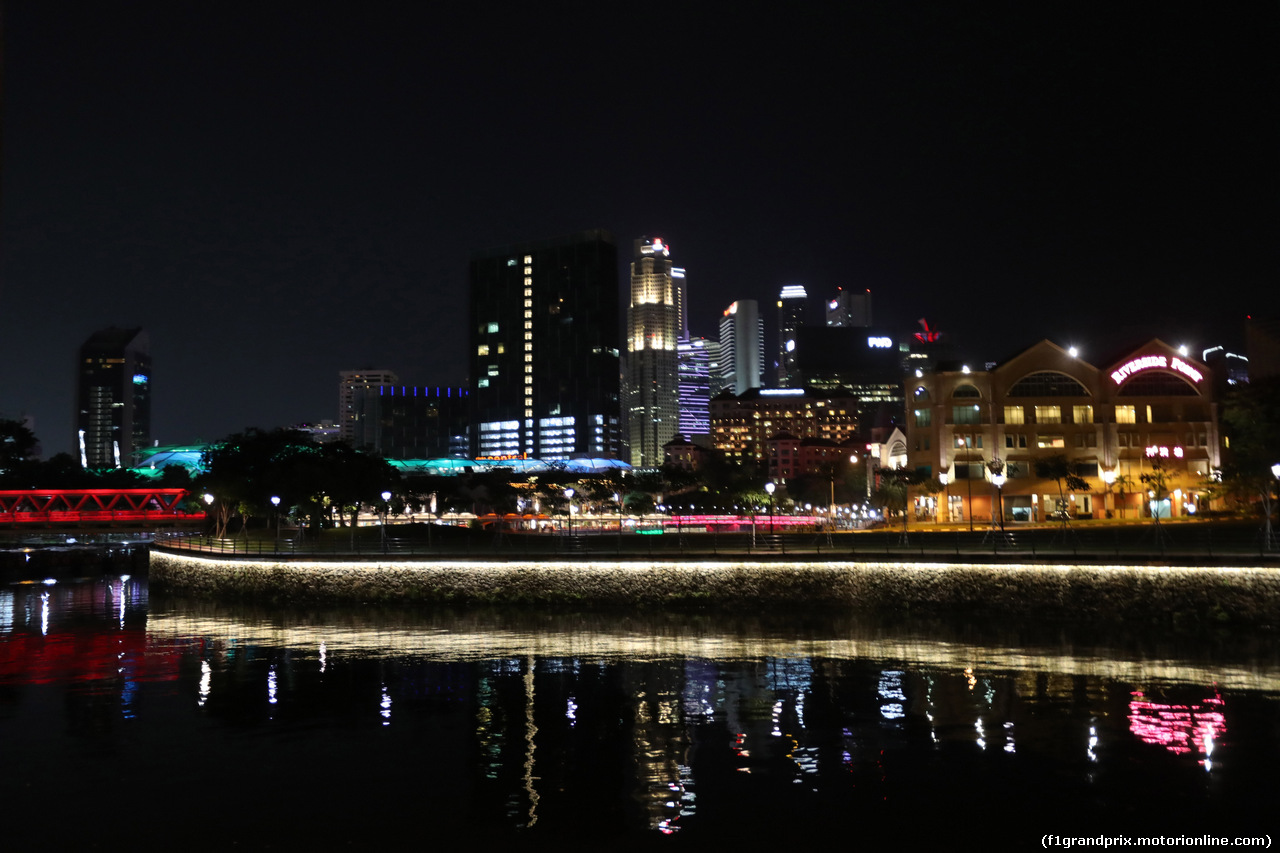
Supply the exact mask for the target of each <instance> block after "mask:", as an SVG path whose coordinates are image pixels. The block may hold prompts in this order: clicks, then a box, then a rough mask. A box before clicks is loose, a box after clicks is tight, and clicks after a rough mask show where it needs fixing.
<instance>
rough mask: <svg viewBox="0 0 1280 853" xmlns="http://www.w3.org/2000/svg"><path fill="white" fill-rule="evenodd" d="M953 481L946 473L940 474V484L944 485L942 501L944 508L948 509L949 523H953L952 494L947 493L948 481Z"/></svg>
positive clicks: (941, 472)
mask: <svg viewBox="0 0 1280 853" xmlns="http://www.w3.org/2000/svg"><path fill="white" fill-rule="evenodd" d="M949 479H951V478H950V477H948V476H947V472H946V471H939V472H938V482H939V483H941V484H942V500H943V504H942V505H943V506H945V507H946V508H947V521H948V522H950V521H951V493H950V492H948V491H947V481H948V480H949Z"/></svg>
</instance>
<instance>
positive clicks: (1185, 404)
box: [906, 339, 1220, 523]
mask: <svg viewBox="0 0 1280 853" xmlns="http://www.w3.org/2000/svg"><path fill="white" fill-rule="evenodd" d="M910 381H911V383H912V385H913V386H914V387H916V388H917V389H920V390H918V391H917V393H916V394H915V395H914V399H913V402H912V405H913V408H912V409H911V410H909V411H908V412H907V418H906V420H907V444H908V448H909V450H908V455H909V460H910V461H909V464H910V465H911V466H912V467H914V468H917V469H918V470H920V472H921V473H923V474H927V475H928V476H937V475H939V474H942V473H945V474H947V478H948V488H947V497H946V501H947V504H948V506H947V509H945V510H944V511H943V512H940V513H939V518H940V519H941V520H946V519H948V518H950V520H952V521H969V520H971V519H972V520H975V521H980V522H984V523H986V522H990V521H991V519H992V518H993V517H994V514H995V513H997V512H1000V511H1001V510H1003V513H1004V516H1005V518H1006V520H1008V521H1044V520H1046V519H1048V518H1051V517H1052V515H1053V514H1054V513H1056V512H1059V511H1064V512H1067V513H1068V514H1070V515H1071V516H1072V517H1075V518H1104V517H1113V518H1114V517H1129V518H1133V517H1137V516H1139V515H1148V514H1149V513H1150V512H1151V511H1152V508H1151V506H1150V505H1149V504H1150V501H1149V500H1146V499H1144V493H1143V487H1142V482H1141V477H1142V475H1143V474H1149V473H1151V472H1152V471H1153V468H1156V467H1158V468H1161V469H1162V470H1163V471H1164V472H1166V473H1167V477H1168V484H1169V489H1168V491H1169V495H1168V498H1167V500H1163V501H1161V502H1159V503H1158V504H1157V505H1156V506H1155V511H1157V512H1160V513H1161V514H1162V515H1171V516H1180V515H1188V514H1192V513H1194V512H1195V511H1197V510H1198V509H1200V508H1201V507H1200V498H1199V493H1200V491H1201V490H1202V489H1201V487H1202V486H1203V484H1204V483H1205V482H1206V481H1207V480H1208V479H1209V478H1210V477H1211V476H1212V475H1213V474H1214V472H1215V471H1216V470H1217V469H1218V468H1219V466H1220V455H1219V441H1220V439H1219V434H1218V404H1217V400H1216V398H1215V391H1214V383H1213V382H1212V378H1211V376H1210V371H1209V368H1208V367H1206V366H1205V365H1203V364H1201V363H1200V362H1198V361H1196V360H1195V359H1193V358H1190V357H1188V356H1186V355H1183V354H1181V353H1180V352H1179V351H1178V350H1176V349H1174V348H1173V347H1170V346H1169V345H1168V344H1166V343H1164V342H1163V341H1160V340H1158V339H1153V340H1151V341H1149V342H1148V343H1146V344H1144V345H1143V346H1141V347H1139V348H1138V349H1136V350H1134V351H1132V352H1130V353H1128V354H1126V355H1125V356H1123V357H1122V358H1120V359H1118V360H1117V361H1115V362H1113V363H1110V364H1107V365H1103V366H1095V365H1092V364H1089V363H1088V362H1086V361H1084V360H1083V359H1081V358H1078V357H1076V356H1073V355H1071V354H1070V353H1068V352H1067V351H1066V350H1064V349H1062V348H1061V347H1059V346H1057V345H1056V344H1054V343H1052V342H1050V341H1041V342H1040V343H1038V344H1036V345H1035V346H1033V347H1031V348H1030V349H1028V350H1026V351H1024V352H1022V353H1020V354H1019V355H1017V356H1016V357H1014V358H1012V359H1010V360H1009V361H1007V362H1005V363H1003V364H1000V365H998V366H996V367H995V368H994V369H992V370H990V371H939V372H936V373H932V374H926V375H925V376H923V377H919V378H916V377H912V378H911V380H910ZM1057 456H1062V457H1065V458H1066V460H1067V462H1068V465H1069V470H1070V471H1071V472H1072V473H1073V474H1075V475H1077V476H1079V477H1082V478H1083V479H1084V480H1085V481H1086V482H1087V483H1088V484H1089V490H1088V491H1081V492H1077V493H1075V494H1063V493H1060V492H1059V487H1058V483H1057V481H1056V480H1050V479H1044V478H1038V477H1037V476H1036V467H1037V462H1041V461H1044V460H1047V459H1051V458H1054V457H1057ZM993 467H994V468H996V469H999V470H1002V471H1003V472H1004V473H1005V476H1006V478H1007V479H1006V483H1005V485H1004V487H1003V489H1001V490H996V489H995V488H994V487H993V486H992V485H991V473H992V468H993ZM1206 508H1207V507H1206Z"/></svg>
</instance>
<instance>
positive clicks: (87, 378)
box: [76, 328, 151, 468]
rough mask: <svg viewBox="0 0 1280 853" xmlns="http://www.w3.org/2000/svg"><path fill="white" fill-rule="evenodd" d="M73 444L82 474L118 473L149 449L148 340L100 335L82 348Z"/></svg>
mask: <svg viewBox="0 0 1280 853" xmlns="http://www.w3.org/2000/svg"><path fill="white" fill-rule="evenodd" d="M76 397H77V404H78V405H77V416H76V442H77V446H78V447H79V450H80V464H81V465H83V466H84V467H86V468H120V467H128V466H130V465H132V464H133V461H134V458H135V455H136V454H137V453H138V452H140V451H141V450H142V449H143V448H144V447H147V446H148V445H150V444H151V340H150V338H149V337H148V336H147V333H146V332H145V331H143V330H142V329H116V328H110V329H104V330H102V331H101V332H94V333H93V334H92V335H90V336H89V339H88V340H87V341H85V342H84V345H83V346H81V347H80V364H79V385H78V391H77V395H76Z"/></svg>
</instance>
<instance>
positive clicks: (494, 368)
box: [489, 364, 498, 376]
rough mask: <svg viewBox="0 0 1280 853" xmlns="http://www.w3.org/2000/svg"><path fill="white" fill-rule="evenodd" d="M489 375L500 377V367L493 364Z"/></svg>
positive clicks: (490, 366)
mask: <svg viewBox="0 0 1280 853" xmlns="http://www.w3.org/2000/svg"><path fill="white" fill-rule="evenodd" d="M489 375H490V376H497V375H498V365H496V364H491V365H489Z"/></svg>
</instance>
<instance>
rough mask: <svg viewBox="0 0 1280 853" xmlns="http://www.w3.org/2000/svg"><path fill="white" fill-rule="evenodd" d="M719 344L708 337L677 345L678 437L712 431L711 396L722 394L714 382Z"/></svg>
mask: <svg viewBox="0 0 1280 853" xmlns="http://www.w3.org/2000/svg"><path fill="white" fill-rule="evenodd" d="M719 353H720V344H719V343H718V342H717V341H709V340H707V339H706V338H689V339H688V340H683V341H680V343H679V344H677V345H676V356H677V361H678V364H677V371H678V374H679V406H680V421H679V427H680V429H679V434H680V435H683V436H685V437H686V438H692V437H693V436H695V435H708V434H710V432H711V413H710V408H709V406H710V403H711V397H712V396H713V395H714V394H718V393H719V392H720V388H719V384H720V383H719V382H718V381H717V382H715V383H714V390H712V389H713V382H712V364H713V363H715V364H716V365H717V366H718V364H719V361H720V355H719Z"/></svg>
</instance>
